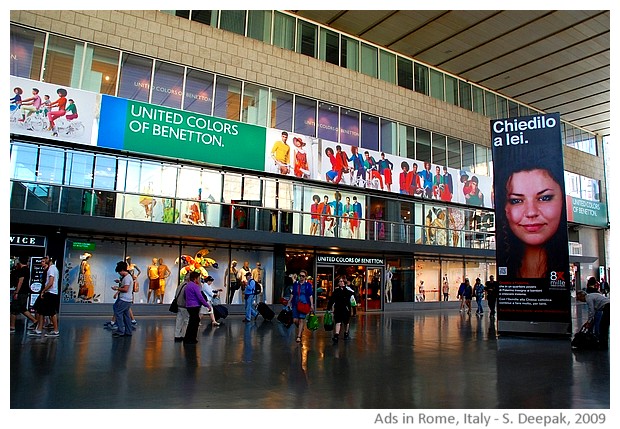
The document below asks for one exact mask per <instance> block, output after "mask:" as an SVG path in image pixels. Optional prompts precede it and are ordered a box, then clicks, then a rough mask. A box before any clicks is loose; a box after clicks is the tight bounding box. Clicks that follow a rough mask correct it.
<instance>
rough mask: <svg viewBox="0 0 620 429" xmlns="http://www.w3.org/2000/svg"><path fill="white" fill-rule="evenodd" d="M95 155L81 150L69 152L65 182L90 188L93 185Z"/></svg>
mask: <svg viewBox="0 0 620 429" xmlns="http://www.w3.org/2000/svg"><path fill="white" fill-rule="evenodd" d="M94 160H95V156H94V155H91V154H87V153H80V152H67V172H66V176H67V177H66V178H65V184H67V185H71V186H79V187H81V188H90V187H92V185H93V162H94Z"/></svg>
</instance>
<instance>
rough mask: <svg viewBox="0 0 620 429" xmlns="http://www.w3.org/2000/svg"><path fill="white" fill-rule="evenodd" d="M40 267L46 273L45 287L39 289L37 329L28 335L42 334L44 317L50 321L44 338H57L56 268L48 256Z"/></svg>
mask: <svg viewBox="0 0 620 429" xmlns="http://www.w3.org/2000/svg"><path fill="white" fill-rule="evenodd" d="M41 266H42V267H43V269H44V270H47V272H46V280H45V286H43V289H41V295H39V298H38V301H39V305H38V309H37V311H38V314H37V327H36V328H35V329H34V330H32V331H30V332H28V335H32V336H38V335H41V334H42V333H43V324H44V323H45V317H49V318H50V319H51V321H52V331H51V332H48V333H47V334H45V336H46V337H58V336H59V335H60V332H59V331H58V308H59V306H60V295H59V294H58V268H56V265H55V264H54V260H53V259H52V258H51V257H50V256H45V257H43V259H42V260H41Z"/></svg>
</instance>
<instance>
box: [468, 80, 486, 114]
mask: <svg viewBox="0 0 620 429" xmlns="http://www.w3.org/2000/svg"><path fill="white" fill-rule="evenodd" d="M471 91H472V108H473V111H474V112H476V113H480V114H481V115H484V90H483V89H482V88H478V87H477V86H472V87H471Z"/></svg>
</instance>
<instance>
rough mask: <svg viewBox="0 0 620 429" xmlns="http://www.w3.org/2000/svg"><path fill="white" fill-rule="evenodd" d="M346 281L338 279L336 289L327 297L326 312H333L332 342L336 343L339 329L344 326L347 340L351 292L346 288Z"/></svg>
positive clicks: (342, 278) (341, 278)
mask: <svg viewBox="0 0 620 429" xmlns="http://www.w3.org/2000/svg"><path fill="white" fill-rule="evenodd" d="M345 286H346V279H345V278H344V277H340V278H339V279H338V287H337V288H336V289H334V293H332V296H330V297H329V301H328V302H327V311H331V310H332V307H333V310H334V324H335V326H334V336H333V337H332V341H333V342H334V343H337V342H338V336H339V335H340V328H341V327H342V325H344V339H345V340H348V339H349V321H350V320H351V297H353V296H354V295H353V292H352V291H351V290H350V289H348V288H346V287H345Z"/></svg>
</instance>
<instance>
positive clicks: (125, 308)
mask: <svg viewBox="0 0 620 429" xmlns="http://www.w3.org/2000/svg"><path fill="white" fill-rule="evenodd" d="M130 308H131V302H127V301H122V300H120V299H117V300H116V301H115V302H114V305H113V306H112V309H113V310H114V316H115V317H116V324H117V325H118V333H119V334H124V335H131V317H129V309H130Z"/></svg>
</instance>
